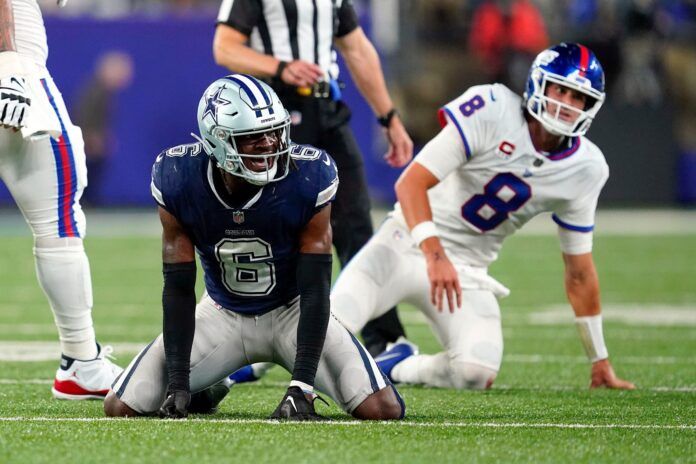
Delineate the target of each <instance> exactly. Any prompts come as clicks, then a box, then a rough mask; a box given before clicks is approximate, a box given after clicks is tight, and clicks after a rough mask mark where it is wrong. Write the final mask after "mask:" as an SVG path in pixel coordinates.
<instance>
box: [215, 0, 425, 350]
mask: <svg viewBox="0 0 696 464" xmlns="http://www.w3.org/2000/svg"><path fill="white" fill-rule="evenodd" d="M334 45H335V46H336V47H337V48H338V50H339V51H340V53H341V55H342V56H343V58H344V60H345V62H346V63H347V65H348V69H349V71H350V73H351V76H352V77H353V81H354V82H355V83H356V85H357V87H358V89H359V90H360V93H362V95H363V97H365V99H366V100H367V102H368V103H369V104H370V106H371V107H372V110H373V111H374V113H375V115H376V117H377V120H378V121H379V123H380V124H381V125H382V126H383V127H384V133H385V135H386V137H387V140H388V142H389V150H388V151H387V153H386V155H385V156H384V158H385V160H386V162H387V163H388V164H389V165H390V166H392V167H395V168H399V167H402V166H405V165H406V164H407V163H408V162H409V161H410V160H411V158H412V157H413V143H412V142H411V139H410V137H409V136H408V134H407V132H406V130H405V129H404V126H403V124H402V122H401V119H400V118H399V114H398V113H397V112H396V110H395V109H394V105H393V103H392V100H391V98H390V96H389V92H388V91H387V87H386V84H385V82H384V75H383V74H382V67H381V65H380V61H379V56H378V55H377V52H376V51H375V48H374V47H373V46H372V44H371V43H370V41H369V40H368V39H367V37H366V36H365V34H364V32H363V30H362V29H361V28H360V26H359V24H358V19H357V15H356V13H355V9H354V8H353V2H352V0H223V2H222V5H221V7H220V13H219V15H218V19H217V28H216V31H215V40H214V44H213V51H214V55H215V61H216V62H217V63H218V64H219V65H221V66H225V67H226V68H228V69H229V70H231V71H233V72H239V73H246V74H251V75H254V76H256V77H259V78H263V79H266V80H267V81H268V82H269V83H270V84H271V86H272V87H273V89H274V90H275V91H276V92H277V93H278V96H279V97H280V99H281V101H282V102H283V104H284V105H285V107H286V108H287V109H288V111H289V112H290V115H291V120H292V129H291V136H292V140H293V141H295V142H298V143H302V144H309V145H313V146H315V147H318V148H321V149H323V150H326V151H327V152H328V153H329V154H330V155H331V156H332V157H333V158H334V160H335V161H336V165H337V166H338V170H339V176H340V179H341V186H340V188H339V189H338V194H337V196H336V200H335V202H334V203H333V205H332V211H331V216H332V217H331V225H332V228H333V239H334V246H335V247H336V252H337V254H338V258H339V261H340V262H341V265H345V264H346V263H347V262H348V260H350V258H352V257H353V255H354V254H355V253H357V251H358V250H359V249H360V248H361V247H362V246H363V245H364V244H365V243H366V242H367V241H368V240H369V238H370V237H371V236H372V221H371V218H370V198H369V196H368V191H367V182H366V180H365V170H364V167H363V160H362V156H361V153H360V149H359V148H358V145H357V143H356V141H355V138H354V136H353V134H352V132H351V130H350V128H349V126H348V121H349V119H350V110H349V109H348V107H347V106H346V105H345V103H344V102H343V101H341V98H340V86H339V84H338V73H339V70H338V65H337V64H336V54H335V52H334ZM403 334H404V330H403V327H402V326H401V323H400V322H399V319H398V317H397V315H396V311H395V309H393V310H391V311H389V312H388V313H387V314H385V315H384V316H382V317H381V318H380V319H376V320H375V321H372V322H371V323H369V324H368V325H367V326H366V327H365V329H364V330H363V333H362V335H363V339H364V340H365V344H366V346H367V348H368V350H369V351H370V352H371V353H372V354H373V355H376V354H377V353H379V352H381V351H382V350H383V349H384V348H385V345H386V343H387V342H388V341H395V340H396V339H397V338H398V337H399V336H400V335H403Z"/></svg>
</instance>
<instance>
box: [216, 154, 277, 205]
mask: <svg viewBox="0 0 696 464" xmlns="http://www.w3.org/2000/svg"><path fill="white" fill-rule="evenodd" d="M208 185H209V186H210V190H211V191H212V192H213V195H215V198H217V200H218V201H219V202H220V203H221V204H222V206H224V207H225V208H227V209H236V210H239V209H248V208H251V207H252V206H254V205H255V204H256V203H257V202H258V201H259V199H260V198H261V195H262V194H263V187H261V188H260V189H259V191H258V192H257V193H256V195H254V196H253V197H251V198H250V199H249V201H248V202H246V204H245V205H244V206H242V207H241V208H235V207H233V206H230V205H229V204H228V203H227V202H225V200H224V199H223V197H222V195H220V193H218V191H217V188H215V181H214V180H213V159H212V158H210V159H209V160H208Z"/></svg>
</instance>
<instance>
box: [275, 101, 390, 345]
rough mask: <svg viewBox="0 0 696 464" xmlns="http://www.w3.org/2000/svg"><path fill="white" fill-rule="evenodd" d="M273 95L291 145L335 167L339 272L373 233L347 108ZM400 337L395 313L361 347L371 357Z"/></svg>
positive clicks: (373, 325)
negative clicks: (286, 117) (324, 156)
mask: <svg viewBox="0 0 696 464" xmlns="http://www.w3.org/2000/svg"><path fill="white" fill-rule="evenodd" d="M276 92H277V93H278V96H279V97H280V99H281V101H282V102H283V105H285V108H286V109H287V110H288V111H289V112H290V117H291V119H292V121H293V125H292V126H291V128H290V138H291V139H292V141H293V142H296V143H300V144H307V145H312V146H315V147H317V148H320V149H322V150H325V151H326V152H327V153H328V154H329V155H331V157H332V158H333V159H334V161H335V162H336V166H337V167H338V176H339V182H340V183H339V187H338V192H337V193H336V199H335V200H334V203H333V205H332V207H331V228H332V229H333V243H334V247H336V254H337V255H338V259H339V261H340V263H341V267H343V266H345V265H346V263H348V261H350V259H351V258H352V257H353V256H354V255H355V254H356V253H357V252H358V251H359V250H360V248H362V247H363V245H365V243H367V241H368V240H369V239H370V237H372V233H373V230H372V218H371V217H370V196H369V193H368V189H367V180H366V178H365V167H364V164H363V158H362V154H361V153H360V148H359V147H358V143H357V142H356V140H355V137H354V136H353V132H352V130H351V129H350V126H349V125H348V122H349V121H350V115H351V114H350V109H349V108H348V107H347V106H346V105H345V103H343V102H342V101H338V102H336V101H333V100H331V99H329V98H314V97H302V96H299V95H297V94H296V92H295V91H294V89H292V88H290V89H288V88H284V87H283V88H276ZM356 291H359V289H356ZM401 335H404V328H403V326H402V325H401V322H400V321H399V318H398V316H397V313H396V308H392V309H391V310H389V312H387V313H386V314H385V315H384V316H382V317H380V318H377V319H375V320H373V321H370V322H369V323H368V324H367V325H366V326H365V327H364V328H363V331H362V337H363V340H364V342H365V346H366V347H367V349H368V351H370V353H371V354H373V355H377V354H379V353H380V352H382V351H383V350H384V348H385V347H386V343H387V342H392V341H395V340H396V339H397V338H398V337H399V336H401Z"/></svg>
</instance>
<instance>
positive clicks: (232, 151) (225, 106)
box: [194, 74, 290, 185]
mask: <svg viewBox="0 0 696 464" xmlns="http://www.w3.org/2000/svg"><path fill="white" fill-rule="evenodd" d="M198 128H199V130H200V134H201V137H200V138H198V137H196V138H197V139H199V140H200V141H201V142H202V144H203V148H204V150H205V151H206V153H208V154H209V155H210V156H212V157H214V158H215V160H216V161H217V164H218V166H220V168H222V169H223V170H224V171H225V172H228V173H230V174H232V175H235V176H239V177H242V178H244V179H246V180H247V181H248V182H250V183H252V184H255V185H265V184H267V183H269V182H275V181H278V180H281V179H283V178H285V177H286V176H287V175H288V171H289V167H290V156H289V154H288V152H289V147H290V115H289V114H288V112H287V110H286V109H285V108H284V107H283V104H282V103H281V102H280V99H279V98H278V96H277V95H276V93H275V92H274V91H273V89H271V88H270V87H269V86H268V85H267V84H265V83H264V82H261V81H259V80H257V79H256V78H254V77H251V76H247V75H245V74H232V75H230V76H226V77H223V78H221V79H218V80H216V81H215V82H213V83H212V84H211V85H210V86H209V87H208V88H207V89H206V91H205V93H204V94H203V97H202V98H201V101H200V102H199V103H198ZM194 137H195V135H194Z"/></svg>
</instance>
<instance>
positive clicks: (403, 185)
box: [394, 162, 439, 229]
mask: <svg viewBox="0 0 696 464" xmlns="http://www.w3.org/2000/svg"><path fill="white" fill-rule="evenodd" d="M438 182H439V180H438V179H437V177H435V176H434V175H433V174H432V173H431V172H430V171H428V170H427V169H426V168H425V167H424V166H422V165H421V164H419V163H415V162H414V163H411V164H410V165H409V167H408V168H406V170H405V171H404V172H403V173H402V174H401V176H400V177H399V179H398V180H397V181H396V184H395V186H394V190H395V191H396V197H397V199H398V200H399V203H400V204H401V209H402V211H403V213H404V217H405V218H406V224H407V225H408V228H409V229H413V227H414V226H416V225H417V224H420V223H421V222H424V221H432V219H433V213H432V210H431V209H430V202H429V201H428V189H430V188H432V187H434V186H435V185H437V184H438Z"/></svg>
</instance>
